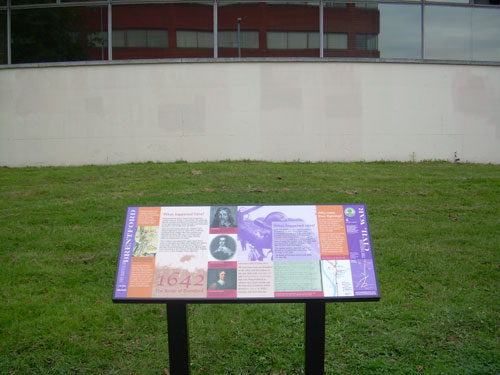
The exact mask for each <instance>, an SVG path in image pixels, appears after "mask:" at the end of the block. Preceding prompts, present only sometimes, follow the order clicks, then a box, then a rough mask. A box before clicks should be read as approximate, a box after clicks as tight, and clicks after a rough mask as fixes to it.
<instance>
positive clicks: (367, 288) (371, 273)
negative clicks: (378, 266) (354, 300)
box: [351, 259, 378, 296]
mask: <svg viewBox="0 0 500 375" xmlns="http://www.w3.org/2000/svg"><path fill="white" fill-rule="evenodd" d="M351 273H352V282H353V284H354V285H353V286H354V295H355V296H378V289H377V279H376V276H375V268H374V267H373V260H372V259H358V260H351Z"/></svg>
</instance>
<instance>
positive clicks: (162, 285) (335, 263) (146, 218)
mask: <svg viewBox="0 0 500 375" xmlns="http://www.w3.org/2000/svg"><path fill="white" fill-rule="evenodd" d="M349 297H352V298H376V297H378V287H377V279H376V273H375V266H374V261H373V252H372V246H371V239H370V234H369V229H368V222H367V215H366V207H365V206H364V205H273V206H230V205H228V206H224V205H219V206H165V207H129V208H128V210H127V216H126V219H125V227H124V232H123V240H122V248H121V253H120V258H119V263H118V271H117V278H116V284H115V292H114V300H117V301H120V300H129V299H130V300H133V299H136V300H137V299H139V300H145V299H160V300H161V299H166V300H170V299H183V300H186V299H188V300H196V299H239V298H244V299H255V298H256V299H280V298H305V299H308V298H327V299H335V298H349Z"/></svg>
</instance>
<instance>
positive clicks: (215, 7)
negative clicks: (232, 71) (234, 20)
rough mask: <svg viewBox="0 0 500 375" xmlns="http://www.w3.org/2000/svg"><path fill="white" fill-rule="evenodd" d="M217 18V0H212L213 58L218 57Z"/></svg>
mask: <svg viewBox="0 0 500 375" xmlns="http://www.w3.org/2000/svg"><path fill="white" fill-rule="evenodd" d="M218 22H219V21H218V19H217V0H214V22H213V23H214V25H213V31H214V58H215V59H216V58H218V57H219V45H218V35H217V32H218V29H219V26H218V24H217V23H218Z"/></svg>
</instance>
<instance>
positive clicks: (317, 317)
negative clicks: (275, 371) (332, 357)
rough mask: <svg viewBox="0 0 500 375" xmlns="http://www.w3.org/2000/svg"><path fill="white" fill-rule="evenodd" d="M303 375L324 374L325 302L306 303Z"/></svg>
mask: <svg viewBox="0 0 500 375" xmlns="http://www.w3.org/2000/svg"><path fill="white" fill-rule="evenodd" d="M305 341H306V347H305V356H306V359H305V362H306V363H305V374H306V375H324V373H325V302H323V301H312V302H306V340H305Z"/></svg>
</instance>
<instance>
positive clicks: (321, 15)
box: [319, 0, 325, 58]
mask: <svg viewBox="0 0 500 375" xmlns="http://www.w3.org/2000/svg"><path fill="white" fill-rule="evenodd" d="M323 31H324V25H323V0H321V1H320V2H319V57H320V58H323V57H325V54H324V51H323V49H324V45H323Z"/></svg>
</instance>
